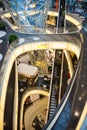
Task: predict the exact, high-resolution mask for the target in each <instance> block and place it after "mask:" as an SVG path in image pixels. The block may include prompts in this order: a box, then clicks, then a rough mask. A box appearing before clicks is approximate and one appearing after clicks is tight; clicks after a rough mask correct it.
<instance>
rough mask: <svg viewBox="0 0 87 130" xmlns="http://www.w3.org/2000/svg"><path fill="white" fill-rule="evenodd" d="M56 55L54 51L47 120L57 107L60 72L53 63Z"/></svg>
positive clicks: (56, 51) (56, 52)
mask: <svg viewBox="0 0 87 130" xmlns="http://www.w3.org/2000/svg"><path fill="white" fill-rule="evenodd" d="M56 55H58V50H55V57H54V62H53V67H52V77H51V83H50V100H49V109H48V120H49V119H50V118H51V117H52V115H53V114H54V112H55V110H56V108H57V106H58V89H59V82H60V71H59V66H58V64H57V63H56V62H55V61H56ZM60 69H61V67H60Z"/></svg>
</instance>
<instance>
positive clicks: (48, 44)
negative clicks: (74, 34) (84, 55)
mask: <svg viewBox="0 0 87 130" xmlns="http://www.w3.org/2000/svg"><path fill="white" fill-rule="evenodd" d="M10 49H11V50H10ZM41 49H64V50H68V51H72V52H73V53H75V54H76V56H77V58H79V55H80V50H81V48H79V47H78V46H77V45H75V44H73V43H69V42H60V41H58V42H55V41H45V42H36V43H27V44H23V45H20V46H18V47H16V48H14V47H13V48H12V47H10V48H9V50H8V52H9V58H8V61H7V63H5V68H4V73H3V75H2V76H1V79H0V80H1V82H0V130H3V124H4V108H5V100H6V92H7V85H8V80H9V76H10V72H11V68H12V65H13V62H14V60H15V59H16V58H17V57H18V56H19V55H21V54H23V53H25V52H28V51H31V50H41ZM3 79H4V80H3Z"/></svg>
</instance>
